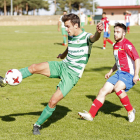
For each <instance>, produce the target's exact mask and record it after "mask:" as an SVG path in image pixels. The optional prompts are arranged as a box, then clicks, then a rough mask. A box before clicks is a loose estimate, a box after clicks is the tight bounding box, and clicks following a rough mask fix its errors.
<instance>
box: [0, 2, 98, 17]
mask: <svg viewBox="0 0 140 140" xmlns="http://www.w3.org/2000/svg"><path fill="white" fill-rule="evenodd" d="M51 3H54V5H55V14H57V13H61V12H62V11H64V10H67V11H68V12H69V13H70V12H71V11H72V10H74V11H77V10H80V9H81V8H85V9H86V10H88V11H89V12H93V0H52V1H51V2H48V0H13V13H17V15H22V14H27V15H28V12H29V11H33V15H35V10H37V11H38V10H39V9H41V8H43V9H45V10H47V11H49V10H50V9H49V8H50V4H51ZM96 6H97V3H95V7H96ZM10 12H11V0H0V14H3V13H4V15H7V14H8V13H9V14H10Z"/></svg>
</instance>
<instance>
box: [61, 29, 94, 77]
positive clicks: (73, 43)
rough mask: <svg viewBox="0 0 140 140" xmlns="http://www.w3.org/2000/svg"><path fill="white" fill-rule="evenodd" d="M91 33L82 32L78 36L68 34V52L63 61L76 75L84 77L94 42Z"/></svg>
mask: <svg viewBox="0 0 140 140" xmlns="http://www.w3.org/2000/svg"><path fill="white" fill-rule="evenodd" d="M91 35H92V34H91V33H87V32H82V33H81V34H79V35H78V36H73V37H71V36H68V54H67V56H66V58H65V59H64V60H63V62H64V63H65V64H66V66H67V67H68V69H70V70H72V71H73V72H74V74H75V75H76V76H78V77H79V78H81V77H82V74H83V71H84V68H85V66H86V64H87V62H88V59H89V57H90V53H91V48H92V42H91V41H90V39H89V38H90V36H91Z"/></svg>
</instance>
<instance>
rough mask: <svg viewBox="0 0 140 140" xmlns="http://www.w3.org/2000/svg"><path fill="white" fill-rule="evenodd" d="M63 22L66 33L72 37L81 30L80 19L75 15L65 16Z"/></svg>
mask: <svg viewBox="0 0 140 140" xmlns="http://www.w3.org/2000/svg"><path fill="white" fill-rule="evenodd" d="M62 21H63V22H64V24H65V27H66V31H67V32H68V34H69V35H70V36H74V35H75V34H76V32H77V29H79V28H80V18H79V17H78V16H77V15H75V14H69V15H64V16H63V18H62Z"/></svg>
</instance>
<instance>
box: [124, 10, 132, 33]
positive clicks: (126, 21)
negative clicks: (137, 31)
mask: <svg viewBox="0 0 140 140" xmlns="http://www.w3.org/2000/svg"><path fill="white" fill-rule="evenodd" d="M130 17H131V12H129V11H126V15H125V24H126V28H127V33H128V34H129V32H130Z"/></svg>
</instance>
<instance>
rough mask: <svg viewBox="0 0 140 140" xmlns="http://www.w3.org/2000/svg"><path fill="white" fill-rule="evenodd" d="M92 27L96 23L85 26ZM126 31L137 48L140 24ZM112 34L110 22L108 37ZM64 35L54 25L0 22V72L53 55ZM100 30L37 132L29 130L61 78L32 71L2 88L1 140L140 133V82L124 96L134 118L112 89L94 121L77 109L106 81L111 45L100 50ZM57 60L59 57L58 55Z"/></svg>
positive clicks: (96, 138) (123, 137)
mask: <svg viewBox="0 0 140 140" xmlns="http://www.w3.org/2000/svg"><path fill="white" fill-rule="evenodd" d="M85 29H86V31H87V32H92V33H94V32H95V26H86V27H85ZM130 31H131V32H130V34H127V35H126V38H128V39H129V40H130V41H131V42H133V44H134V46H135V47H136V49H137V51H138V53H139V54H140V47H139V37H140V27H139V26H134V27H131V30H130ZM110 38H111V39H112V40H114V39H113V27H112V31H111V37H110ZM61 43H62V35H61V33H60V32H57V26H17V27H0V67H1V68H0V75H2V76H4V75H5V73H6V71H7V70H9V69H11V68H17V69H20V68H23V67H26V66H29V65H31V64H33V63H40V62H45V61H55V60H56V61H57V60H58V59H57V58H56V57H57V55H58V54H59V53H62V52H63V51H64V50H65V49H66V48H65V47H64V46H61V45H60V44H61ZM102 44H103V39H102V36H101V38H100V40H99V41H98V42H96V43H95V44H93V49H92V53H91V57H90V59H89V62H88V64H87V66H86V68H85V71H84V74H83V76H82V78H81V79H80V80H79V82H78V84H77V85H76V86H75V87H74V88H73V89H72V90H71V91H70V93H69V94H68V95H67V96H66V97H65V98H64V99H63V100H62V101H61V102H59V103H58V105H57V108H56V111H55V112H54V114H53V115H52V116H51V117H50V118H49V119H48V120H47V121H46V122H45V123H44V124H43V129H42V130H41V135H40V136H34V135H32V125H33V124H34V123H35V122H36V121H37V119H38V117H39V116H40V114H41V112H42V111H43V109H44V108H45V106H46V105H47V103H48V101H49V99H50V98H51V96H52V94H53V93H54V92H55V89H56V85H57V84H58V82H59V81H60V80H59V79H49V78H47V77H45V76H42V75H33V76H31V77H30V78H27V79H24V80H23V81H22V83H21V84H20V85H19V86H6V87H5V88H1V89H0V107H1V110H0V139H4V140H138V139H140V133H139V126H140V103H139V101H140V88H139V87H140V82H138V83H137V85H136V86H134V87H133V88H132V89H131V90H130V91H129V92H128V96H129V98H130V101H131V103H132V105H133V107H134V108H135V109H136V120H135V121H134V122H133V123H129V122H128V121H127V112H126V110H125V109H124V107H123V106H122V105H121V102H120V101H119V99H118V97H117V96H116V95H115V94H114V93H112V94H110V95H108V96H107V97H106V101H105V104H104V106H103V107H102V108H101V109H100V110H99V112H98V114H97V116H96V117H95V119H94V121H92V122H88V121H85V120H81V119H80V118H79V116H78V115H77V112H79V111H82V110H87V111H88V110H89V109H90V106H91V104H92V101H93V100H94V99H95V97H96V96H97V94H98V91H99V89H100V88H101V87H102V86H103V84H104V83H105V81H106V80H105V79H104V75H105V74H106V73H107V72H108V71H109V70H110V68H111V67H112V66H113V65H114V63H115V60H114V56H113V51H112V46H111V45H110V44H107V49H106V50H101V48H102ZM58 61H60V60H58Z"/></svg>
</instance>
